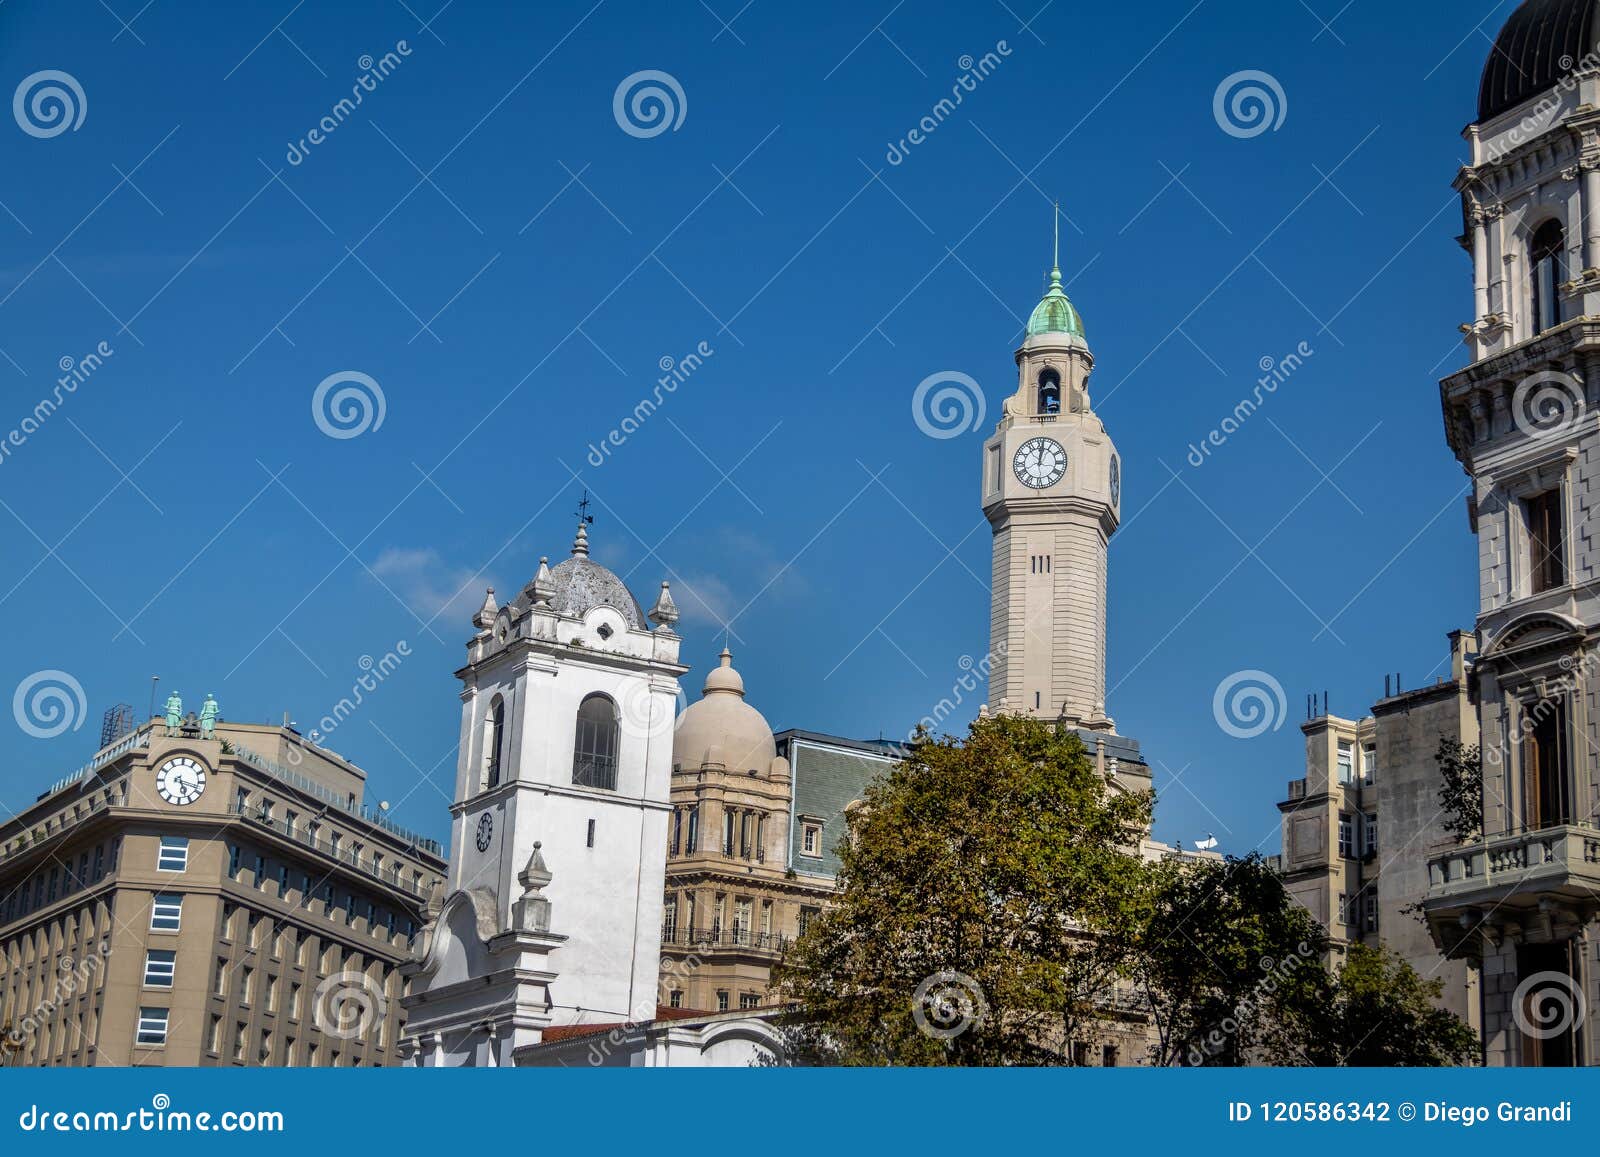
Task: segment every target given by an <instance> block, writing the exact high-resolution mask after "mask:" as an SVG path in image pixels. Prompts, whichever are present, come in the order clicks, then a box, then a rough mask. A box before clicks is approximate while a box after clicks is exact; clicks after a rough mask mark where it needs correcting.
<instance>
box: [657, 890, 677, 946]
mask: <svg viewBox="0 0 1600 1157" xmlns="http://www.w3.org/2000/svg"><path fill="white" fill-rule="evenodd" d="M677 933H678V898H677V897H676V896H668V897H667V902H666V904H665V905H664V906H663V907H662V909H661V939H662V940H664V941H665V942H666V943H668V944H672V943H675V942H676V937H677Z"/></svg>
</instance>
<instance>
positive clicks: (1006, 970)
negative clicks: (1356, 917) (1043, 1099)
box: [775, 715, 1152, 1065]
mask: <svg viewBox="0 0 1600 1157" xmlns="http://www.w3.org/2000/svg"><path fill="white" fill-rule="evenodd" d="M863 802H864V804H865V806H864V807H863V808H858V809H856V810H855V812H854V813H853V818H852V820H851V826H850V831H849V834H848V838H847V839H846V840H845V841H844V842H843V843H842V844H841V845H840V847H839V856H840V861H841V869H840V873H839V895H838V900H837V903H836V904H835V905H834V906H832V907H831V908H829V909H828V910H827V911H826V912H825V913H824V914H823V915H822V916H821V917H819V918H818V919H816V920H814V921H813V922H812V923H811V925H810V927H809V928H808V930H807V931H806V933H805V934H804V935H803V936H801V937H800V938H799V940H798V941H797V942H796V943H795V944H794V945H793V946H792V947H791V949H790V951H789V953H788V954H787V956H786V958H785V960H784V961H783V963H782V964H781V965H780V966H779V968H778V970H777V974H776V978H775V979H776V982H777V987H778V991H779V992H780V994H781V995H782V996H783V997H784V998H786V999H787V1000H789V1001H791V1002H793V1003H794V1004H796V1005H797V1006H798V1007H799V1008H800V1009H801V1010H803V1011H802V1012H801V1013H800V1014H799V1016H798V1017H797V1018H796V1026H795V1027H792V1028H791V1029H790V1036H791V1046H792V1047H794V1048H795V1049H797V1050H798V1051H800V1052H801V1053H802V1054H809V1055H810V1056H811V1057H812V1058H814V1059H818V1060H823V1061H827V1062H831V1063H839V1064H952V1065H1002V1064H1061V1063H1070V1061H1071V1059H1072V1058H1071V1048H1070V1045H1071V1041H1072V1039H1073V1036H1074V1034H1075V1033H1076V1032H1077V1031H1078V1030H1080V1029H1081V1028H1083V1027H1084V1026H1085V1025H1087V1024H1089V1023H1091V1022H1093V1021H1096V1020H1097V1019H1098V1018H1099V1017H1100V1016H1101V1015H1103V1012H1104V1010H1105V1009H1106V1007H1107V1006H1108V1004H1109V1003H1110V1002H1111V1001H1112V1000H1113V997H1114V993H1115V986H1116V982H1117V979H1118V977H1119V975H1121V974H1122V972H1123V971H1124V969H1125V967H1126V964H1127V959H1128V953H1129V951H1130V950H1131V948H1132V943H1133V938H1132V936H1131V935H1130V933H1131V930H1132V929H1134V928H1136V927H1137V926H1138V925H1139V923H1140V921H1141V919H1142V911H1143V906H1144V904H1145V902H1146V898H1147V889H1146V872H1145V868H1144V865H1143V864H1142V863H1141V862H1140V860H1139V859H1138V857H1137V856H1135V855H1133V854H1131V853H1130V851H1129V849H1130V848H1131V847H1134V846H1136V845H1137V842H1138V839H1139V837H1140V835H1141V834H1142V833H1143V831H1144V830H1145V829H1146V827H1147V825H1148V823H1149V819H1150V808H1151V802H1152V800H1151V796H1150V793H1148V792H1142V793H1129V792H1125V791H1123V790H1122V789H1121V788H1120V787H1117V786H1114V785H1111V784H1109V783H1108V782H1107V779H1106V777H1105V776H1103V775H1102V774H1100V773H1099V771H1098V770H1097V768H1096V765H1095V761H1094V760H1093V759H1092V758H1091V757H1090V756H1089V754H1088V753H1087V752H1086V751H1085V750H1084V747H1083V743H1082V741H1081V740H1080V739H1079V737H1078V736H1077V734H1076V733H1075V732H1073V731H1071V730H1068V729H1065V728H1058V727H1055V726H1052V725H1050V724H1047V723H1044V722H1041V721H1039V720H1035V719H1030V718H1024V717H1019V716H1011V715H1006V716H999V717H996V718H989V719H980V720H978V721H977V722H976V723H974V724H973V725H972V727H971V729H970V731H969V733H968V735H967V736H966V737H965V738H964V739H955V738H950V737H944V738H941V739H938V740H932V739H927V738H925V737H924V738H921V739H919V741H918V742H916V743H914V744H913V745H912V747H911V751H910V754H909V755H908V757H907V758H906V760H905V761H904V762H903V763H902V764H900V765H899V766H897V767H896V768H895V769H894V770H893V771H892V772H891V773H890V774H889V775H888V776H887V778H886V779H884V780H881V781H879V782H878V783H876V784H874V785H873V786H872V787H870V788H869V789H868V791H867V794H866V797H865V799H864V801H863Z"/></svg>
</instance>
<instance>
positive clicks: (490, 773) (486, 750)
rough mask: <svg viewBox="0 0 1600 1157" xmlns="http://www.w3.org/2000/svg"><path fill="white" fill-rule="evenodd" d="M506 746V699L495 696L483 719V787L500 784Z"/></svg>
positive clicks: (488, 787)
mask: <svg viewBox="0 0 1600 1157" xmlns="http://www.w3.org/2000/svg"><path fill="white" fill-rule="evenodd" d="M505 746H506V701H505V700H504V699H502V698H500V697H499V696H498V695H496V696H495V699H494V703H493V704H492V705H491V706H490V707H489V717H488V718H487V719H485V720H484V721H483V789H484V790H485V791H488V790H489V789H490V788H494V787H499V786H500V774H501V772H500V769H501V755H502V753H503V752H504V750H505Z"/></svg>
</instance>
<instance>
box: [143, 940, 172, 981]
mask: <svg viewBox="0 0 1600 1157" xmlns="http://www.w3.org/2000/svg"><path fill="white" fill-rule="evenodd" d="M177 959H178V954H177V953H176V952H173V951H170V950H169V949H165V948H152V949H150V950H149V951H147V952H146V953H145V954H144V986H145V987H146V988H171V987H172V976H173V973H174V972H175V971H176V970H177Z"/></svg>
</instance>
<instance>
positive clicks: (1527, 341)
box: [1425, 0, 1600, 1065]
mask: <svg viewBox="0 0 1600 1157" xmlns="http://www.w3.org/2000/svg"><path fill="white" fill-rule="evenodd" d="M1597 37H1600V3H1597V2H1596V0H1527V2H1526V3H1524V4H1522V5H1521V6H1520V7H1518V8H1517V9H1516V10H1515V11H1514V12H1513V13H1512V14H1511V16H1510V18H1509V19H1508V20H1507V22H1506V24H1505V26H1504V27H1503V28H1502V29H1501V30H1500V33H1499V35H1498V37H1497V38H1496V41H1495V44H1494V47H1493V49H1492V51H1491V53H1490V55H1489V58H1488V60H1487V62H1486V63H1485V65H1484V69H1483V74H1482V81H1481V85H1480V91H1479V98H1478V109H1477V115H1476V117H1475V118H1474V120H1473V123H1472V124H1470V125H1468V126H1467V128H1466V130H1465V134H1464V135H1465V137H1466V139H1467V142H1468V146H1469V151H1470V156H1469V159H1468V162H1467V163H1466V164H1465V165H1464V166H1463V167H1462V168H1461V170H1460V172H1459V174H1458V175H1457V177H1456V179H1455V187H1456V189H1457V190H1458V191H1459V192H1460V194H1461V204H1462V217H1463V221H1464V224H1465V226H1466V228H1465V232H1464V234H1463V236H1462V237H1461V243H1462V245H1463V246H1464V247H1465V248H1466V250H1467V251H1468V253H1469V254H1470V255H1471V258H1472V271H1473V293H1472V301H1473V306H1474V310H1473V317H1472V319H1471V320H1470V321H1469V322H1467V323H1466V324H1464V325H1463V326H1462V331H1463V333H1464V335H1465V338H1466V344H1467V349H1468V355H1469V364H1468V365H1467V366H1466V368H1464V369H1462V370H1460V371H1458V372H1457V373H1454V374H1452V375H1450V376H1449V377H1447V378H1445V379H1444V380H1443V382H1441V383H1440V400H1441V405H1442V410H1443V417H1444V427H1445V437H1446V440H1447V441H1448V443H1449V445H1450V448H1451V450H1452V451H1453V452H1454V453H1455V456H1456V458H1457V460H1458V461H1459V462H1460V463H1461V466H1462V468H1463V469H1464V470H1465V471H1466V473H1467V475H1468V477H1469V478H1470V480H1471V482H1470V493H1469V495H1468V497H1467V515H1468V518H1469V520H1470V523H1471V526H1472V529H1473V531H1474V533H1475V534H1476V536H1477V546H1478V566H1477V570H1478V590H1479V600H1478V616H1477V624H1476V625H1477V633H1478V637H1479V641H1480V653H1479V655H1478V658H1477V661H1476V663H1475V665H1474V683H1475V688H1476V705H1477V714H1478V723H1479V729H1480V731H1481V735H1482V745H1483V780H1484V787H1483V824H1482V829H1483V830H1482V834H1481V836H1479V837H1478V838H1476V839H1473V840H1470V841H1468V842H1466V843H1464V844H1461V845H1459V846H1455V847H1450V848H1446V849H1442V850H1438V851H1436V852H1434V853H1433V854H1431V855H1429V856H1428V857H1427V871H1428V889H1427V893H1426V900H1425V910H1426V914H1427V919H1428V925H1429V928H1430V931H1431V933H1432V935H1433V937H1434V940H1435V942H1436V943H1437V944H1438V945H1439V946H1440V947H1441V948H1442V949H1443V950H1445V951H1446V952H1448V953H1449V954H1450V955H1451V956H1452V957H1457V958H1461V959H1466V960H1470V961H1473V962H1477V963H1481V968H1482V1012H1483V1036H1484V1055H1485V1060H1486V1062H1487V1063H1488V1064H1491V1065H1571V1064H1594V1063H1596V1061H1597V1059H1600V1017H1597V1016H1596V1009H1597V1008H1600V1003H1597V1000H1600V988H1597V982H1600V976H1597V972H1600V969H1597V967H1596V948H1597V944H1600V942H1597V937H1596V935H1595V931H1594V927H1593V921H1594V919H1595V917H1596V916H1597V915H1600V831H1597V830H1596V826H1595V817H1596V813H1597V810H1600V673H1597V670H1596V667H1597V662H1596V656H1597V654H1600V650H1597V648H1600V588H1597V586H1596V581H1595V580H1596V567H1597V564H1600V555H1597V553H1596V546H1595V543H1596V541H1597V538H1600V514H1597V510H1600V470H1597V467H1600V418H1597V415H1600V320H1597V319H1600V56H1597V43H1600V41H1597ZM1563 1010H1564V1011H1563Z"/></svg>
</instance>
